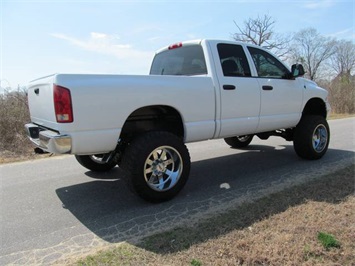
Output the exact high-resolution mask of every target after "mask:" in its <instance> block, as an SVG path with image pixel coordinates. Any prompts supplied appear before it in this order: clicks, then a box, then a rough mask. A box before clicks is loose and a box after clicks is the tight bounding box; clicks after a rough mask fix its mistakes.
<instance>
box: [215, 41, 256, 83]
mask: <svg viewBox="0 0 355 266" xmlns="http://www.w3.org/2000/svg"><path fill="white" fill-rule="evenodd" d="M217 49H218V54H219V59H220V62H221V67H222V70H223V75H224V76H226V77H251V72H250V68H249V64H248V61H247V58H246V56H245V53H244V51H243V47H242V46H240V45H234V44H224V43H220V44H218V45H217Z"/></svg>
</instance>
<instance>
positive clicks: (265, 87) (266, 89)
mask: <svg viewBox="0 0 355 266" xmlns="http://www.w3.org/2000/svg"><path fill="white" fill-rule="evenodd" d="M273 89H274V88H273V87H272V86H263V90H264V91H272V90H273Z"/></svg>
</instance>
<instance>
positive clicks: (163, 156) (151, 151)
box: [120, 131, 191, 202]
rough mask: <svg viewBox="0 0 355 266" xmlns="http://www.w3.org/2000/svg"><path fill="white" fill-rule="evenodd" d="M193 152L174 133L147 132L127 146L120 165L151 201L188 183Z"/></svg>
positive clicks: (167, 197)
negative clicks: (190, 153) (190, 152)
mask: <svg viewBox="0 0 355 266" xmlns="http://www.w3.org/2000/svg"><path fill="white" fill-rule="evenodd" d="M190 164H191V163H190V155H189V152H188V150H187V148H186V146H185V145H184V143H183V141H182V140H181V139H180V138H179V137H177V136H175V135H174V134H172V133H169V132H164V131H157V132H147V133H145V134H143V135H141V136H139V137H137V138H135V139H134V140H133V141H132V142H131V143H130V144H129V145H128V146H127V148H126V150H125V152H124V155H123V158H122V162H121V165H120V167H121V168H122V169H123V170H125V171H126V172H127V173H128V176H129V180H128V181H129V182H130V184H131V185H132V187H133V189H134V191H135V192H136V193H137V194H138V196H140V197H141V198H143V199H145V200H147V201H150V202H162V201H167V200H170V199H172V198H173V197H174V196H175V195H176V194H178V193H179V192H180V190H181V189H182V188H183V187H184V185H185V184H186V181H187V179H188V177H189V173H190Z"/></svg>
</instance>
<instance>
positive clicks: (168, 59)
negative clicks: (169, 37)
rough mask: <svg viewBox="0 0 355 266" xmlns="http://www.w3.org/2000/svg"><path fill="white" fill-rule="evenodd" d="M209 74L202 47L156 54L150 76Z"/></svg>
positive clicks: (184, 48) (195, 46)
mask: <svg viewBox="0 0 355 266" xmlns="http://www.w3.org/2000/svg"><path fill="white" fill-rule="evenodd" d="M203 74H207V68H206V62H205V57H204V55H203V50H202V47H201V46H200V45H189V46H185V47H184V46H182V47H178V48H175V49H171V50H166V51H163V52H161V53H159V54H156V55H155V57H154V60H153V63H152V67H151V69H150V75H183V76H193V75H203Z"/></svg>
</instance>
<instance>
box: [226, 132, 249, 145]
mask: <svg viewBox="0 0 355 266" xmlns="http://www.w3.org/2000/svg"><path fill="white" fill-rule="evenodd" d="M253 137H254V135H243V136H237V137H231V138H225V139H224V141H225V142H226V143H227V144H228V145H229V146H231V147H232V148H245V147H247V146H248V145H249V144H250V142H251V141H252V140H253Z"/></svg>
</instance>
